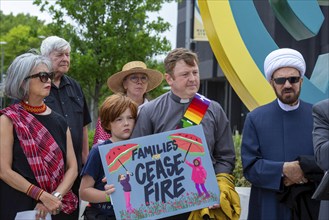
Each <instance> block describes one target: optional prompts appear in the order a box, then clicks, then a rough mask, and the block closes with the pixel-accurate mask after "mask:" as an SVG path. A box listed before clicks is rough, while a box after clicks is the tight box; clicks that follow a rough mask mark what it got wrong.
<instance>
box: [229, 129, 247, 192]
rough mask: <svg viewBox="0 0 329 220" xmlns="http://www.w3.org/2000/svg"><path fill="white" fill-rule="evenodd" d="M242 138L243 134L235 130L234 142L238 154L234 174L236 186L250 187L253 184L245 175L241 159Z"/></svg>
mask: <svg viewBox="0 0 329 220" xmlns="http://www.w3.org/2000/svg"><path fill="white" fill-rule="evenodd" d="M241 139H242V135H240V134H239V132H235V134H234V135H233V142H234V148H235V155H236V163H235V169H234V171H233V176H234V177H235V186H236V187H250V186H251V184H250V182H248V180H246V178H245V177H244V176H243V169H242V161H241Z"/></svg>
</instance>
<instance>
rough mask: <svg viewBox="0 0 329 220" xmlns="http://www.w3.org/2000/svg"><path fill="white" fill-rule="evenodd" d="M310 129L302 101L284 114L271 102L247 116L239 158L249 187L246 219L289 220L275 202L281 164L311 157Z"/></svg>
mask: <svg viewBox="0 0 329 220" xmlns="http://www.w3.org/2000/svg"><path fill="white" fill-rule="evenodd" d="M312 129H313V118H312V105H311V104H308V103H305V102H303V101H300V106H299V107H298V108H297V109H296V110H293V111H284V110H282V109H281V108H280V106H279V104H278V101H277V100H275V101H273V102H271V103H269V104H267V105H264V106H261V107H259V108H257V109H255V110H254V111H252V112H250V113H249V114H248V115H247V118H246V121H245V124H244V129H243V138H242V145H241V158H242V164H243V173H244V176H245V177H246V179H247V180H248V181H250V182H251V184H252V187H251V191H250V200H249V211H248V219H250V220H254V219H257V220H261V219H264V220H270V219H275V220H277V219H280V220H281V219H283V220H284V219H290V216H291V214H290V213H291V211H290V210H289V208H288V207H287V206H285V205H284V204H282V203H279V202H278V199H277V192H279V191H280V189H282V186H281V180H282V173H283V172H282V170H283V163H284V162H288V161H294V160H296V158H297V157H298V156H300V155H314V153H313V143H312ZM280 186H281V187H280Z"/></svg>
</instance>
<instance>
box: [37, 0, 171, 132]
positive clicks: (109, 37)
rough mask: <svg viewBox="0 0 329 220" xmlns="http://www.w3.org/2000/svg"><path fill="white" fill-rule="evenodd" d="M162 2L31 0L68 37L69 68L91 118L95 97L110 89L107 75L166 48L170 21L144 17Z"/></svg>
mask: <svg viewBox="0 0 329 220" xmlns="http://www.w3.org/2000/svg"><path fill="white" fill-rule="evenodd" d="M171 1H172V0H171ZM164 2H170V0H120V1H114V0H84V1H81V0H56V1H52V2H51V3H49V1H47V0H34V4H36V5H38V6H40V7H41V10H44V11H47V12H49V13H50V14H51V16H52V17H53V23H52V24H51V28H52V31H53V32H54V33H56V35H58V36H61V37H63V38H65V39H66V40H68V41H69V42H70V43H71V47H72V52H71V69H70V72H69V74H70V75H71V76H72V77H73V78H75V79H77V80H78V81H79V83H80V84H81V86H82V88H83V89H84V92H85V95H86V97H87V102H88V103H89V105H90V110H91V112H92V113H93V122H95V121H96V119H97V116H98V111H97V110H98V106H99V103H101V101H102V100H104V98H105V97H107V96H108V95H110V92H109V91H108V88H107V83H106V82H107V79H108V77H109V76H111V75H112V74H114V73H116V72H119V71H120V70H121V69H122V66H123V65H124V64H125V63H127V62H129V61H132V60H141V61H144V62H146V63H148V62H149V61H151V60H152V59H153V57H154V56H156V55H161V54H165V53H166V52H167V51H169V50H170V48H171V47H170V43H169V41H168V40H167V39H166V38H165V37H161V35H160V34H161V33H163V32H165V31H166V30H168V29H169V28H170V24H169V23H168V22H164V21H163V19H162V18H160V17H158V18H157V20H155V21H150V20H149V18H148V13H149V12H157V11H159V10H160V9H161V7H162V4H163V3H164ZM152 95H153V93H152ZM92 127H93V126H92Z"/></svg>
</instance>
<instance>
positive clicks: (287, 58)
mask: <svg viewBox="0 0 329 220" xmlns="http://www.w3.org/2000/svg"><path fill="white" fill-rule="evenodd" d="M282 67H292V68H295V69H297V70H298V71H299V73H300V75H301V76H302V77H303V76H304V74H305V70H306V64H305V60H304V58H303V55H302V54H300V53H299V52H298V51H296V50H293V49H289V48H282V49H277V50H274V51H272V52H271V53H270V54H269V55H267V57H266V58H265V61H264V73H265V76H266V79H267V81H271V78H272V74H273V73H274V72H275V71H276V70H277V69H280V68H282Z"/></svg>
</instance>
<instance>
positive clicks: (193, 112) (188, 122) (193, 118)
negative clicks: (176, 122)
mask: <svg viewBox="0 0 329 220" xmlns="http://www.w3.org/2000/svg"><path fill="white" fill-rule="evenodd" d="M210 102H211V101H210V100H209V99H207V98H206V97H204V96H203V95H200V94H198V93H196V94H195V96H194V98H193V99H192V101H191V103H190V105H189V106H188V108H187V109H186V112H185V114H184V116H183V118H182V119H181V122H180V126H179V127H180V128H187V127H190V126H193V125H198V124H200V123H201V120H202V118H203V117H204V115H205V114H206V112H207V109H208V107H209V105H210Z"/></svg>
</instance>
